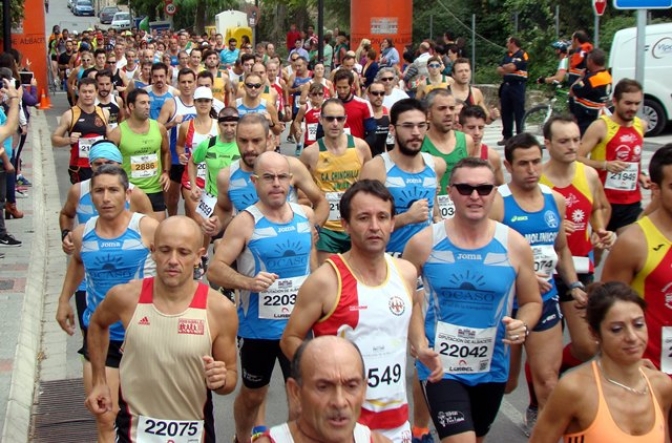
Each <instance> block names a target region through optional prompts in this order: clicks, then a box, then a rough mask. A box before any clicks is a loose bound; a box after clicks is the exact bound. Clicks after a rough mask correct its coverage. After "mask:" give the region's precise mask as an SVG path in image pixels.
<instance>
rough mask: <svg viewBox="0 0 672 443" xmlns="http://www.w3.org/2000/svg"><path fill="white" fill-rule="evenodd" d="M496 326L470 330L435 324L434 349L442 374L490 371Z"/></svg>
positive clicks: (448, 324) (441, 323) (447, 324)
mask: <svg viewBox="0 0 672 443" xmlns="http://www.w3.org/2000/svg"><path fill="white" fill-rule="evenodd" d="M496 337H497V327H492V328H470V327H466V326H458V325H453V324H450V323H445V322H441V321H440V322H438V323H437V324H436V337H435V338H434V350H435V351H436V352H438V353H439V357H440V358H441V363H442V364H443V372H444V373H446V374H478V373H482V372H488V371H490V364H491V363H492V355H493V352H494V349H495V339H496Z"/></svg>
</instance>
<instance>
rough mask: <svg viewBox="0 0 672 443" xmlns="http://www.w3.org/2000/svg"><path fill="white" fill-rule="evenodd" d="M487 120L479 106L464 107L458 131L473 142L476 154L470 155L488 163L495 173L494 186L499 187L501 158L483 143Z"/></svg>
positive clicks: (502, 179)
mask: <svg viewBox="0 0 672 443" xmlns="http://www.w3.org/2000/svg"><path fill="white" fill-rule="evenodd" d="M487 120H488V116H487V114H486V113H485V110H484V109H483V108H482V107H480V106H464V107H463V108H462V110H461V111H460V116H459V122H460V129H461V130H462V132H464V133H465V134H467V135H469V136H471V138H472V139H473V140H474V148H475V149H476V152H472V153H470V155H471V156H472V157H478V158H480V159H482V160H487V161H488V163H490V166H492V170H493V171H494V172H495V185H497V186H500V185H503V184H504V171H502V158H501V157H500V155H499V152H497V151H496V150H495V149H492V148H490V147H488V145H486V144H485V143H483V135H485V125H486V123H487Z"/></svg>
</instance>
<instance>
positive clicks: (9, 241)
mask: <svg viewBox="0 0 672 443" xmlns="http://www.w3.org/2000/svg"><path fill="white" fill-rule="evenodd" d="M0 246H10V247H17V246H21V242H20V241H19V240H17V239H15V238H14V236H13V235H11V234H5V235H3V236H2V237H0Z"/></svg>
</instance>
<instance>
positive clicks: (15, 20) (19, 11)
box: [0, 0, 25, 37]
mask: <svg viewBox="0 0 672 443" xmlns="http://www.w3.org/2000/svg"><path fill="white" fill-rule="evenodd" d="M9 9H10V12H11V17H12V26H15V25H19V24H20V23H21V22H22V21H23V19H24V17H25V15H24V12H25V7H24V1H23V0H11V1H10V2H9ZM4 22H5V20H4V16H3V12H2V7H0V37H1V36H3V35H4V25H3V24H4Z"/></svg>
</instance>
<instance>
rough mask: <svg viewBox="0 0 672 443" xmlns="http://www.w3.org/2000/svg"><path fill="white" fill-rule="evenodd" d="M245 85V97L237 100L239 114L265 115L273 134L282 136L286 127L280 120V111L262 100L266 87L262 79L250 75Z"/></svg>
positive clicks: (255, 75) (246, 78)
mask: <svg viewBox="0 0 672 443" xmlns="http://www.w3.org/2000/svg"><path fill="white" fill-rule="evenodd" d="M243 85H244V87H245V95H244V96H243V97H242V98H239V99H236V109H238V114H239V115H241V116H243V115H245V114H257V113H261V114H264V116H265V117H266V118H267V119H268V121H269V124H270V127H271V131H272V132H273V134H275V135H280V134H282V131H283V130H284V125H283V124H282V123H280V120H279V119H278V111H277V110H276V109H275V105H274V104H273V103H269V102H268V101H267V100H266V99H264V98H262V94H263V91H264V87H265V85H264V83H262V80H261V77H260V76H259V75H257V74H253V73H250V74H248V75H247V76H246V77H245V80H244V83H243Z"/></svg>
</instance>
